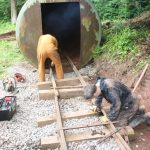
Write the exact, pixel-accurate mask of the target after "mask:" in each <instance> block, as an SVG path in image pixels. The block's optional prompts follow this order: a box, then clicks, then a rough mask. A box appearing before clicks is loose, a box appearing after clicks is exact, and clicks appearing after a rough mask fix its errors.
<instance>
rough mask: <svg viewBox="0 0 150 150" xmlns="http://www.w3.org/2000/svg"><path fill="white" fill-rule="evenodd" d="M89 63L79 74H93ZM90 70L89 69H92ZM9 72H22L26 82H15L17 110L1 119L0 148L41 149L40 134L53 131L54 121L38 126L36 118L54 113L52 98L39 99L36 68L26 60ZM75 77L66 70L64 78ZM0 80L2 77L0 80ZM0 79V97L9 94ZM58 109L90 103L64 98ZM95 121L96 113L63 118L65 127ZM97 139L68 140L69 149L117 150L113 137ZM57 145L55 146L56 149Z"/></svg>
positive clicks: (83, 107) (69, 109) (86, 107)
mask: <svg viewBox="0 0 150 150" xmlns="http://www.w3.org/2000/svg"><path fill="white" fill-rule="evenodd" d="M92 68H93V66H92V65H91V66H90V65H89V66H87V67H85V68H83V69H81V70H80V73H81V74H82V75H89V76H92V75H93V74H94V73H95V70H94V69H92ZM91 70H92V71H91ZM7 72H8V75H11V76H13V75H14V74H15V73H21V74H22V75H24V76H25V77H26V82H25V83H17V87H18V88H17V90H18V91H19V92H18V93H17V94H16V96H17V112H16V114H15V115H14V116H13V118H12V119H11V120H10V121H1V122H0V150H40V149H41V146H40V139H41V137H45V136H50V135H56V133H57V124H56V123H52V124H50V125H47V126H44V127H42V128H39V127H37V122H36V121H37V119H38V118H39V117H42V116H47V115H50V114H54V113H55V107H54V101H53V100H49V101H45V100H38V89H37V87H36V83H37V70H36V69H35V68H34V67H33V66H31V65H30V64H29V63H28V62H22V63H17V64H15V65H14V66H12V67H10V68H8V69H7ZM70 76H71V77H74V76H75V74H74V73H70V74H65V78H67V77H70ZM1 81H2V80H1ZM1 81H0V98H2V97H3V96H6V95H11V93H7V92H5V91H4V90H3V86H2V82H1ZM60 108H61V111H62V112H64V113H66V112H73V111H74V112H75V111H81V110H84V111H90V105H87V103H86V101H85V100H84V98H83V97H76V98H71V99H67V100H65V99H63V100H61V102H60ZM96 121H98V117H86V118H84V119H71V120H66V121H64V125H65V126H67V127H70V126H75V125H86V124H92V122H96ZM103 129H105V127H104V126H100V127H94V128H93V127H92V128H88V129H78V130H77V129H74V130H69V131H66V133H67V134H73V133H82V132H92V131H93V130H97V131H100V130H103ZM97 141H98V140H92V141H82V142H70V143H68V148H69V150H85V149H86V150H106V149H107V150H112V149H113V150H119V148H118V146H117V144H116V142H115V141H114V139H112V138H109V139H107V140H106V141H104V142H102V143H100V144H97ZM58 149H59V148H57V150H58Z"/></svg>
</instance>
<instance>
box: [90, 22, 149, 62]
mask: <svg viewBox="0 0 150 150" xmlns="http://www.w3.org/2000/svg"><path fill="white" fill-rule="evenodd" d="M103 36H104V37H106V40H105V42H104V43H103V45H102V46H100V47H97V48H96V49H95V50H94V52H93V56H94V57H96V56H99V55H100V54H102V53H107V54H109V55H110V56H112V57H115V58H119V59H121V60H125V58H127V57H128V56H129V57H130V56H134V55H135V54H136V53H137V52H138V43H137V41H138V39H140V38H141V37H142V38H144V37H148V36H150V33H149V32H148V31H147V29H146V28H141V29H132V28H129V27H123V26H122V25H121V24H118V25H116V26H115V27H113V28H109V29H105V30H104V34H103Z"/></svg>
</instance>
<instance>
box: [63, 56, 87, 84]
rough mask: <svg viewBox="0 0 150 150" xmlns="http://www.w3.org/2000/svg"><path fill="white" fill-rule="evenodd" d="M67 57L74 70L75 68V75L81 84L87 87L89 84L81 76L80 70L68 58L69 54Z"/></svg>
mask: <svg viewBox="0 0 150 150" xmlns="http://www.w3.org/2000/svg"><path fill="white" fill-rule="evenodd" d="M66 57H67V59H68V61H69V63H70V64H71V66H72V68H73V70H74V72H75V74H76V75H77V76H78V78H79V80H80V82H81V83H82V85H83V86H86V85H87V83H86V82H85V80H84V79H83V77H82V76H81V75H80V73H79V71H78V69H77V68H76V66H75V65H74V64H73V62H72V60H71V59H70V58H69V57H68V56H67V54H66Z"/></svg>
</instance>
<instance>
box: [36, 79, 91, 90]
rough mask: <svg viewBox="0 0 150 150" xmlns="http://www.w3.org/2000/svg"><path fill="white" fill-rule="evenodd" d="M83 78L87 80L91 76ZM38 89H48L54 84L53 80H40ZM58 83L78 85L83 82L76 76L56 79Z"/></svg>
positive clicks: (58, 84)
mask: <svg viewBox="0 0 150 150" xmlns="http://www.w3.org/2000/svg"><path fill="white" fill-rule="evenodd" d="M83 79H84V80H85V81H89V80H90V79H89V77H88V76H83ZM37 85H38V89H39V90H44V89H45V90H47V89H49V88H50V87H51V86H52V82H51V81H47V82H38V83H37ZM56 85H57V87H63V86H77V85H81V82H80V80H79V78H77V77H74V78H65V79H61V80H56Z"/></svg>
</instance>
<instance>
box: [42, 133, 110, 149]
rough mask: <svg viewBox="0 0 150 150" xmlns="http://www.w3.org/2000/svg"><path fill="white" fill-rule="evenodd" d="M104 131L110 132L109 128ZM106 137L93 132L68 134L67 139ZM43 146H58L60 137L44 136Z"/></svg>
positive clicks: (75, 140)
mask: <svg viewBox="0 0 150 150" xmlns="http://www.w3.org/2000/svg"><path fill="white" fill-rule="evenodd" d="M104 132H105V133H106V134H108V130H105V131H104ZM104 137H105V135H101V134H94V135H92V134H91V133H78V134H71V135H66V141H67V142H73V141H74V142H77V141H82V140H94V139H98V138H104ZM41 146H42V149H48V148H57V147H58V146H59V139H58V138H57V136H50V137H43V138H41Z"/></svg>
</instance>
